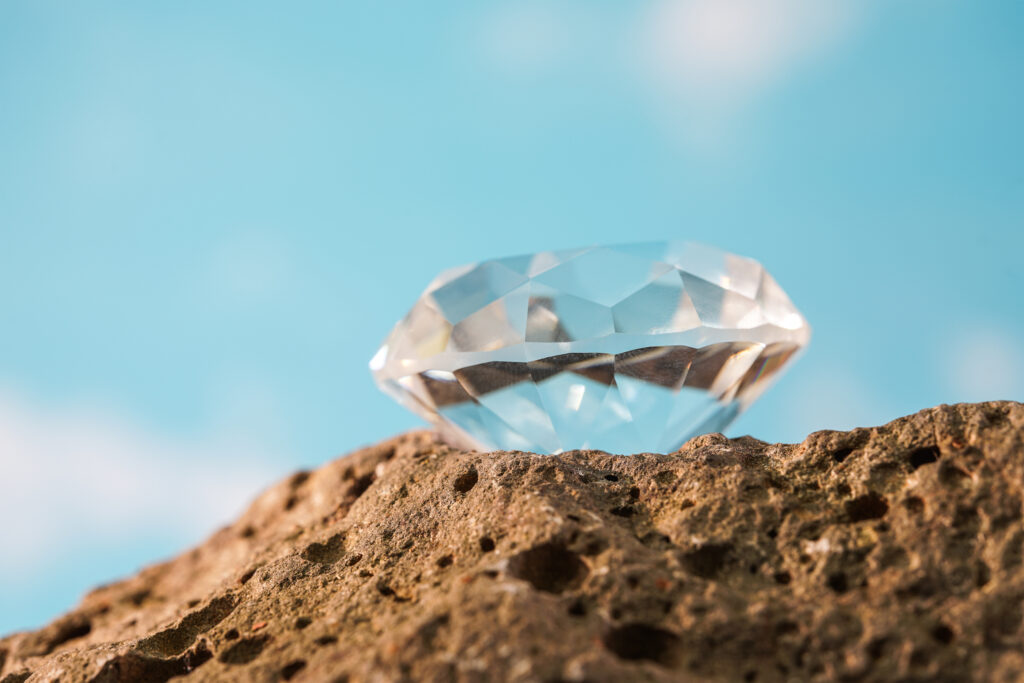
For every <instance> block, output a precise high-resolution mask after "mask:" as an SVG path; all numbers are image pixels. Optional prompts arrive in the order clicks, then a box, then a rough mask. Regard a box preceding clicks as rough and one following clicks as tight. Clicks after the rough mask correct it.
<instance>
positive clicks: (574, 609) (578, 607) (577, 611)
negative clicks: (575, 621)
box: [566, 600, 587, 617]
mask: <svg viewBox="0 0 1024 683" xmlns="http://www.w3.org/2000/svg"><path fill="white" fill-rule="evenodd" d="M566 612H568V613H569V616H570V617H585V616H587V605H586V603H584V602H583V601H582V600H573V601H572V602H571V603H569V608H568V609H567V610H566Z"/></svg>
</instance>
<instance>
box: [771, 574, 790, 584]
mask: <svg viewBox="0 0 1024 683" xmlns="http://www.w3.org/2000/svg"><path fill="white" fill-rule="evenodd" d="M774 578H775V583H777V584H779V585H780V586H788V585H789V582H790V581H792V580H793V577H792V576H790V574H789V572H785V571H783V572H775V576H774Z"/></svg>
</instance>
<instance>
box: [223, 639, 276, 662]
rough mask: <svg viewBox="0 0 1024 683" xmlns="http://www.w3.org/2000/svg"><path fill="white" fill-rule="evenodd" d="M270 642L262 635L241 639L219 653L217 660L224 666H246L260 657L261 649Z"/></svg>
mask: <svg viewBox="0 0 1024 683" xmlns="http://www.w3.org/2000/svg"><path fill="white" fill-rule="evenodd" d="M268 642H270V636H268V635H262V636H256V637H254V638H242V639H241V640H239V641H238V642H237V643H234V644H233V645H232V646H231V647H229V648H228V649H226V650H224V651H223V652H221V653H220V657H218V658H217V659H219V660H220V661H221V662H223V663H224V664H248V663H249V662H251V661H252V660H254V659H256V658H257V657H259V656H260V653H261V652H263V648H265V647H266V646H267V643H268Z"/></svg>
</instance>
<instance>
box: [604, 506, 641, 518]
mask: <svg viewBox="0 0 1024 683" xmlns="http://www.w3.org/2000/svg"><path fill="white" fill-rule="evenodd" d="M609 512H611V513H612V514H613V515H615V516H616V517H632V516H633V515H635V514H636V510H635V509H633V506H632V505H619V506H617V507H613V508H612V509H611V510H609Z"/></svg>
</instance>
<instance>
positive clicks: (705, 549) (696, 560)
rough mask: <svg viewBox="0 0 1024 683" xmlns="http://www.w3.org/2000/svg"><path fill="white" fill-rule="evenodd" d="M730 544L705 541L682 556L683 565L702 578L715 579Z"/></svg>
mask: <svg viewBox="0 0 1024 683" xmlns="http://www.w3.org/2000/svg"><path fill="white" fill-rule="evenodd" d="M731 551H732V545H730V544H728V543H707V544H705V545H702V546H701V547H699V548H697V549H696V550H693V551H691V552H689V553H687V554H686V555H684V556H683V567H684V568H685V569H686V570H687V571H688V572H690V573H691V574H695V575H697V576H699V577H701V578H704V579H715V578H717V577H718V575H719V574H720V573H721V571H722V569H724V568H725V565H726V561H727V560H728V558H729V553H730V552H731Z"/></svg>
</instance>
